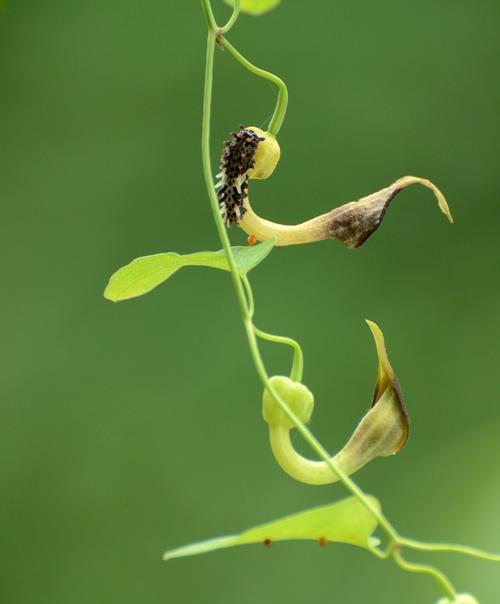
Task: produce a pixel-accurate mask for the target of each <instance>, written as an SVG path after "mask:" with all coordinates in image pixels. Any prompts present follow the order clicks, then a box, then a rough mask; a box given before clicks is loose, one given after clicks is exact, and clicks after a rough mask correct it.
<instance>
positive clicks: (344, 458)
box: [263, 321, 409, 485]
mask: <svg viewBox="0 0 500 604" xmlns="http://www.w3.org/2000/svg"><path fill="white" fill-rule="evenodd" d="M367 323H368V326H369V327H370V329H371V331H372V334H373V337H374V339H375V344H376V347H377V354H378V359H379V365H378V379H377V384H376V386H375V393H374V397H373V403H372V408H371V409H370V411H369V412H368V413H367V414H366V415H365V416H364V417H363V419H362V420H361V422H360V423H359V424H358V426H357V428H356V429H355V431H354V433H353V435H352V436H351V438H350V439H349V441H348V442H347V444H346V445H345V446H344V447H343V449H342V450H341V451H340V452H339V453H337V455H335V456H334V457H332V462H333V464H335V466H336V467H338V468H339V470H342V471H343V472H344V473H345V474H347V475H350V474H353V473H354V472H356V471H357V470H359V469H361V468H362V467H363V466H364V465H366V464H367V463H368V462H369V461H371V460H372V459H374V458H375V457H386V456H389V455H394V454H395V453H397V452H398V451H400V450H401V448H402V447H403V446H404V445H405V443H406V441H407V440H408V435H409V422H408V414H407V412H406V409H405V406H404V403H403V397H402V395H401V391H400V388H399V383H398V380H397V378H396V376H395V374H394V371H393V369H392V367H391V364H390V363H389V359H388V357H387V352H386V350H385V343H384V336H383V334H382V331H381V330H380V328H379V327H378V325H376V324H375V323H372V322H371V321H367ZM271 383H272V385H273V386H274V388H275V389H276V391H277V392H278V394H279V395H280V396H281V397H282V398H283V399H284V400H285V401H286V402H287V404H288V406H289V408H290V409H291V411H292V413H294V414H295V415H297V416H298V417H299V419H300V420H301V421H303V422H307V421H309V419H310V417H311V415H312V411H313V407H314V398H313V395H312V393H311V392H310V391H309V390H308V389H307V388H306V386H304V385H303V384H299V383H297V382H293V381H292V380H290V379H289V378H287V377H285V376H274V377H273V378H271ZM263 415H264V419H265V420H266V421H267V423H268V424H269V439H270V442H271V448H272V451H273V454H274V457H275V458H276V461H277V462H278V464H279V465H280V466H281V468H282V469H283V470H284V471H285V472H286V473H287V474H289V475H290V476H291V477H292V478H294V479H295V480H298V481H300V482H304V483H307V484H314V485H321V484H329V483H332V482H336V481H337V480H339V477H338V476H336V475H335V474H334V473H333V471H332V469H331V467H330V466H329V465H328V464H327V463H326V462H325V461H313V460H310V459H307V458H305V457H303V456H302V455H301V454H300V453H298V452H297V451H296V450H295V449H294V446H293V443H292V441H291V438H290V430H291V429H292V428H293V427H294V424H293V422H292V421H291V420H290V419H289V418H288V417H286V416H285V415H284V414H283V412H282V411H281V410H280V409H279V408H278V407H277V406H276V403H275V402H274V399H273V398H272V396H271V395H270V394H269V393H268V391H267V390H266V391H265V392H264V397H263Z"/></svg>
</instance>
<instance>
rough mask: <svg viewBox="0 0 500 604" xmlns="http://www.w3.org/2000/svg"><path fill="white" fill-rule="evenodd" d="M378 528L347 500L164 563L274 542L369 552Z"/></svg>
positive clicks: (198, 546) (187, 548)
mask: <svg viewBox="0 0 500 604" xmlns="http://www.w3.org/2000/svg"><path fill="white" fill-rule="evenodd" d="M369 500H370V502H371V504H372V505H373V506H374V507H375V508H376V509H380V504H379V502H378V501H377V500H376V499H375V498H374V497H369ZM377 524H378V523H377V520H376V518H375V517H374V516H373V515H372V514H371V513H370V512H369V511H368V509H367V508H366V507H365V506H364V505H363V504H362V503H361V502H360V501H359V500H358V499H357V498H355V497H349V498H347V499H343V500H341V501H338V502H337V503H333V504H331V505H325V506H321V507H317V508H312V509H310V510H306V511H304V512H299V513H298V514H292V515H291V516H286V517H285V518H281V519H279V520H275V521H273V522H268V523H267V524H261V525H259V526H256V527H254V528H251V529H249V530H247V531H244V532H243V533H240V534H239V535H229V536H227V537H216V538H215V539H208V540H206V541H199V542H197V543H191V544H190V545H184V546H182V547H178V548H176V549H172V550H169V551H167V552H166V553H165V554H164V556H163V559H164V560H171V559H173V558H182V557H184V556H195V555H197V554H204V553H207V552H212V551H215V550H217V549H224V548H227V547H234V546H236V545H247V544H250V543H263V544H265V545H271V543H273V542H276V541H290V540H296V539H302V540H312V541H317V542H319V543H320V544H321V545H325V544H326V543H327V542H328V541H336V542H340V543H349V544H351V545H357V546H358V547H364V548H367V549H372V548H373V546H374V545H375V544H376V543H377V540H376V539H374V538H373V537H372V534H373V532H374V530H375V529H376V527H377Z"/></svg>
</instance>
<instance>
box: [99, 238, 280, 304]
mask: <svg viewBox="0 0 500 604" xmlns="http://www.w3.org/2000/svg"><path fill="white" fill-rule="evenodd" d="M273 246H274V240H270V241H264V242H263V243H259V244H258V245H253V246H236V247H233V248H231V249H232V251H233V256H234V261H235V264H236V268H237V270H238V271H239V273H240V274H245V273H248V272H249V271H251V270H252V269H253V268H255V267H256V266H257V265H258V264H260V263H261V262H262V261H263V260H264V258H266V256H267V255H268V254H269V253H270V252H271V250H272V248H273ZM183 266H208V267H210V268H217V269H220V270H223V271H229V270H230V268H229V263H228V260H227V258H226V254H225V252H224V250H219V251H218V252H196V253H194V254H176V253H175V252H167V253H165V254H153V255H152V256H141V257H140V258H136V259H135V260H132V262H131V263H130V264H127V265H126V266H124V267H122V268H121V269H119V270H118V271H116V273H114V274H113V275H112V276H111V279H110V280H109V283H108V285H107V287H106V289H105V291H104V297H105V298H107V299H108V300H111V301H113V302H119V301H120V300H128V299H130V298H135V297H137V296H142V295H143V294H146V293H148V292H150V291H151V290H152V289H154V288H155V287H157V286H158V285H160V283H163V282H164V281H166V280H167V279H168V278H169V277H171V276H172V275H173V274H174V273H175V272H177V271H178V270H179V269H180V268H182V267H183Z"/></svg>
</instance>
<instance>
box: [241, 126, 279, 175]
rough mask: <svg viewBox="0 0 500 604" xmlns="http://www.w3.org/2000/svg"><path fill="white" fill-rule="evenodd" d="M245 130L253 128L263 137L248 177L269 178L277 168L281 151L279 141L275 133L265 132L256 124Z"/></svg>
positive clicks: (253, 130) (252, 129)
mask: <svg viewBox="0 0 500 604" xmlns="http://www.w3.org/2000/svg"><path fill="white" fill-rule="evenodd" d="M245 130H251V131H252V132H254V133H255V134H256V135H257V136H258V137H259V138H263V139H264V140H261V141H260V142H259V144H258V145H257V151H256V152H255V155H254V161H255V163H254V166H253V168H252V169H250V170H249V171H248V178H255V179H259V180H262V179H264V178H269V177H270V176H271V174H272V173H273V172H274V169H275V168H276V164H277V163H278V161H279V158H280V155H281V151H280V146H279V144H278V141H277V140H276V137H275V136H274V134H271V133H270V132H264V131H263V130H261V129H260V128H256V127H255V126H248V127H246V128H245Z"/></svg>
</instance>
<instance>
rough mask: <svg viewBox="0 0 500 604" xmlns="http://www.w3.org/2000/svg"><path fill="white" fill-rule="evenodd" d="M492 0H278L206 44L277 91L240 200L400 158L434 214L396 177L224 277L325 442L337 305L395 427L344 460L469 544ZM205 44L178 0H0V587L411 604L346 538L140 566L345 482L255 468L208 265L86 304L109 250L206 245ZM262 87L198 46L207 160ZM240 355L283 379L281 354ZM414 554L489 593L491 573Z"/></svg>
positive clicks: (403, 516) (297, 193)
mask: <svg viewBox="0 0 500 604" xmlns="http://www.w3.org/2000/svg"><path fill="white" fill-rule="evenodd" d="M216 8H217V13H218V16H219V20H220V21H221V22H222V21H223V20H224V17H226V16H227V15H228V14H229V9H228V7H227V6H226V5H225V4H224V3H223V2H222V1H221V2H219V4H218V5H217V6H216ZM499 12H500V11H499V5H498V2H497V0H482V1H481V2H469V1H465V0H455V1H454V2H450V1H446V2H435V1H432V0H420V1H419V2H401V1H396V0H386V1H383V2H377V3H367V2H353V1H352V0H336V1H335V2H328V1H320V0H314V1H311V2H307V3H304V2H297V1H294V0H283V2H282V3H281V5H280V6H279V7H278V8H277V9H276V10H274V11H272V12H270V13H269V14H268V15H266V16H265V17H262V18H254V17H249V16H242V17H241V18H240V20H239V21H238V24H237V25H236V27H235V28H234V30H233V31H231V33H230V35H229V38H230V40H231V42H232V43H233V44H234V45H235V46H236V47H237V48H239V49H240V50H241V51H242V52H244V53H245V54H246V55H247V56H248V58H250V59H251V60H253V61H254V62H255V63H256V64H257V65H259V66H261V67H264V68H269V69H271V70H272V71H274V72H275V73H277V74H279V75H281V76H282V77H283V78H284V79H285V80H286V81H287V83H288V85H289V89H290V98H291V102H290V108H289V113H288V116H287V119H286V121H285V125H284V127H283V129H282V131H281V133H280V143H281V149H282V159H281V162H280V165H279V167H278V169H277V171H276V173H275V175H274V176H273V178H272V179H271V180H269V181H267V182H261V183H259V182H257V183H254V182H252V184H251V195H252V203H253V206H254V208H255V210H256V211H257V212H259V213H261V214H262V215H265V216H266V217H267V218H269V219H275V220H278V221H280V222H288V223H294V222H298V221H301V220H304V219H306V218H309V217H311V216H314V215H317V214H319V213H321V212H326V211H328V210H330V209H331V208H332V207H334V206H336V205H338V204H340V203H343V202H347V201H350V200H352V199H356V198H357V197H360V196H362V195H366V194H368V193H370V192H373V191H375V190H378V189H380V188H382V187H384V186H387V185H388V184H390V183H391V182H393V181H394V180H395V179H396V178H398V177H400V176H404V175H406V174H415V175H417V176H423V177H427V178H430V179H432V180H433V181H434V182H435V183H436V184H437V185H438V186H439V187H441V188H442V190H443V192H444V193H445V194H446V196H447V198H448V201H449V203H450V206H451V209H452V212H453V214H454V217H455V225H453V226H450V225H449V224H448V223H447V221H446V220H445V218H444V217H443V216H442V215H441V213H440V212H439V210H438V209H437V206H436V203H435V200H434V198H433V196H432V194H431V192H430V191H428V190H426V189H423V188H421V187H412V188H410V189H407V190H406V191H404V192H403V193H401V194H400V195H399V197H398V198H397V199H396V201H395V202H394V204H393V205H392V206H391V208H390V209H389V211H388V213H387V216H386V219H385V221H384V224H383V225H382V227H381V228H380V230H379V231H378V232H377V233H376V234H375V235H374V236H373V237H372V238H371V239H370V240H369V241H368V242H367V244H366V245H365V246H364V247H362V248H361V249H359V250H355V251H349V250H346V249H343V248H342V247H341V246H340V245H339V244H338V243H336V242H323V243H320V244H315V245H310V246H304V247H294V248H290V249H277V250H274V251H273V253H272V254H271V256H270V257H269V258H268V259H267V260H266V262H264V263H263V264H262V265H261V266H259V267H258V268H257V269H256V270H255V271H254V272H252V274H251V278H252V282H253V284H254V290H255V294H256V304H257V315H256V322H257V324H258V325H259V326H260V327H262V328H263V329H266V330H269V331H272V332H274V333H282V334H286V335H290V336H292V337H295V338H297V339H298V340H299V341H300V342H301V344H302V345H303V348H304V352H305V376H304V379H305V383H306V384H307V385H308V387H309V388H310V389H311V390H312V391H313V392H314V393H315V397H316V411H315V415H314V418H313V423H312V429H313V431H314V432H315V434H316V435H317V436H318V437H319V438H320V439H321V440H322V442H323V443H324V444H325V446H326V447H327V448H329V449H330V450H331V451H332V452H333V451H335V450H336V449H338V448H339V447H340V446H342V445H343V444H344V442H345V441H346V439H347V438H348V436H349V435H350V433H351V432H352V429H353V427H354V426H355V424H356V423H357V421H358V420H359V419H360V418H361V416H362V415H363V414H364V412H365V411H366V409H367V408H368V406H369V403H370V400H371V394H372V387H373V385H374V383H375V375H376V355H375V350H374V347H373V344H372V340H371V336H370V333H369V331H368V329H367V327H366V325H365V323H364V321H363V319H364V318H369V319H372V320H374V321H376V322H377V323H379V325H380V326H381V327H382V329H383V330H384V333H385V336H386V341H387V346H388V351H389V355H390V358H391V360H392V362H393V365H394V367H395V370H396V372H397V373H398V376H399V378H400V380H401V384H402V388H403V392H404V394H405V397H406V404H407V407H408V409H409V412H410V416H411V419H412V434H411V439H410V441H409V443H408V445H407V447H406V448H405V449H404V450H403V451H402V453H401V454H400V455H398V456H397V457H394V458H390V459H383V460H376V461H374V462H373V463H372V464H370V465H369V466H368V467H366V468H365V469H363V470H362V471H361V472H359V473H358V474H357V476H356V478H357V480H358V481H359V483H360V485H361V486H362V487H363V488H364V489H365V490H366V491H367V492H369V493H373V494H375V495H376V496H377V497H378V498H379V499H380V500H381V502H382V505H383V508H384V510H385V512H386V514H387V515H388V516H389V518H390V519H391V520H392V521H393V522H394V523H395V524H396V526H397V527H398V529H399V530H400V531H401V532H402V533H403V534H407V535H410V536H412V537H415V538H419V539H423V540H449V541H457V542H464V543H468V544H470V545H476V546H480V547H484V548H486V549H490V550H496V551H500V521H499V519H498V518H499V516H498V510H499V508H500V479H499V476H498V467H499V463H500V444H499V440H500V439H499V435H500V412H499V405H498V403H499V389H498V358H499V347H500V345H499V335H500V333H499V332H500V316H499V296H500V284H499V279H498V276H499V275H498V267H499V260H500V257H499V256H500V254H499V247H498V240H499V237H498V217H499V209H498V203H499V186H498V154H497V153H496V150H497V149H496V144H495V143H496V138H497V136H496V134H494V133H495V130H496V128H497V127H498V107H499V101H500V84H499V79H498V77H496V75H495V74H496V72H497V63H496V59H497V57H498V54H499V50H500V49H499V46H500V43H499V39H498V30H497V27H498V18H499V16H500V15H499ZM205 39H206V29H205V23H204V20H203V16H202V12H201V8H200V6H199V2H197V1H195V0H192V1H189V2H188V1H183V2H153V1H148V0H147V1H145V2H132V1H131V0H107V1H106V2H104V1H97V0H89V1H87V2H82V1H81V0H51V1H50V2H40V1H35V0H24V1H23V2H16V1H15V0H10V2H7V3H6V4H5V5H4V6H3V9H2V12H1V13H0V196H1V200H2V215H1V220H0V237H1V242H2V253H1V255H0V262H1V275H2V283H3V295H2V297H1V302H0V304H1V313H0V333H1V343H0V355H1V363H0V367H1V371H0V481H1V487H2V495H1V497H0V535H1V554H0V557H1V561H0V601H1V602H2V604H32V603H33V604H35V603H36V604H49V603H50V604H67V603H68V602H71V604H84V603H85V604H87V603H89V602H120V604H129V603H130V604H132V603H133V604H136V603H138V602H141V603H147V604H160V603H164V602H175V604H194V603H199V602H207V603H212V602H213V603H217V604H233V603H235V602H237V603H238V604H254V603H255V602H260V603H266V604H267V603H271V602H273V603H274V602H279V603H286V604H299V603H303V602H304V601H307V602H330V601H335V602H343V603H352V604H358V603H361V602H367V601H370V602H376V603H377V604H399V603H401V602H405V604H424V603H429V604H431V603H432V602H435V601H436V600H437V599H438V598H439V595H440V594H439V593H438V591H437V589H436V587H435V585H434V584H433V583H432V582H431V580H430V579H427V578H425V577H416V576H414V575H409V574H407V573H404V572H402V571H401V570H399V569H398V568H397V567H396V566H395V565H393V564H391V563H382V562H380V561H378V560H376V559H375V558H373V557H372V556H371V555H370V554H368V553H367V552H364V551H362V550H359V551H358V550H356V549H355V548H350V547H349V546H343V545H335V546H333V545H332V546H330V547H327V548H320V547H319V546H316V545H314V544H311V543H300V542H298V543H292V544H276V545H275V547H273V548H271V549H266V548H263V547H259V546H253V547H248V548H241V550H240V549H236V550H234V551H231V550H228V551H222V552H216V553H214V554H211V555H207V556H200V557H197V558H193V559H186V560H174V561H172V562H168V563H165V562H163V561H162V559H161V556H162V553H163V551H164V550H165V549H167V548H172V547H175V546H177V545H180V544H183V543H187V542H189V541H193V540H197V539H203V538H207V537H211V536H215V535H221V534H225V533H233V532H237V531H240V530H242V529H244V528H246V527H248V526H252V525H254V524H259V523H262V522H266V521H268V520H271V519H273V518H277V517H280V516H283V515H285V514H287V513H291V512H296V511H299V510H302V509H305V508H307V507H310V506H314V505H321V504H327V503H329V502H332V501H334V500H338V499H341V498H342V497H344V496H345V495H346V493H345V491H344V490H343V488H342V486H340V485H338V484H337V485H334V486H330V487H328V486H327V487H309V486H306V485H302V484H298V483H296V482H294V481H293V480H291V479H290V478H288V477H287V476H286V475H285V474H284V473H283V472H282V471H281V470H280V469H279V468H278V466H277V464H276V463H275V462H274V460H273V458H272V454H271V452H270V449H269V444H268V441H267V430H266V425H265V423H264V422H263V420H262V418H261V408H260V406H261V395H262V389H261V386H260V384H259V382H258V379H257V377H256V374H255V371H254V368H253V366H252V363H251V359H250V355H249V353H248V350H247V347H246V342H245V338H244V333H243V329H242V326H241V321H240V315H239V311H238V308H237V305H236V301H235V297H234V294H233V290H232V286H231V282H230V279H229V277H228V275H227V273H225V272H222V271H211V270H209V269H203V268H193V269H192V270H189V271H180V272H179V274H176V275H175V276H174V277H173V278H172V279H171V280H169V281H168V282H167V283H166V284H164V285H163V286H161V287H160V288H159V289H158V290H156V291H154V292H153V293H151V294H149V295H148V296H145V297H143V298H140V299H137V300H132V301H129V302H122V303H119V304H113V303H111V302H109V301H106V300H105V299H104V298H103V295H102V292H103V290H104V287H105V284H106V282H107V279H108V277H109V276H110V274H111V273H112V272H113V271H114V270H116V269H117V268H118V267H120V266H122V265H124V264H126V263H127V262H129V261H130V260H132V259H133V258H134V257H136V256H140V255H145V254H151V253H156V252H166V251H176V252H179V253H190V252H194V251H197V250H206V249H207V250H216V249H219V247H220V245H219V243H218V241H217V237H216V232H215V228H214V225H213V222H212V217H211V214H210V208H209V204H208V200H207V196H206V192H205V190H204V183H203V178H202V174H201V160H200V127H201V124H200V121H201V95H202V78H203V69H204V52H205V49H204V45H205ZM274 99H275V93H274V90H273V89H272V87H271V86H270V85H269V84H268V83H266V82H263V81H259V80H257V79H255V78H254V77H252V76H251V75H250V74H248V73H247V72H245V71H244V70H243V69H242V68H241V67H240V66H239V65H237V64H236V63H235V62H234V61H233V60H232V59H231V57H230V56H229V55H228V54H227V53H223V52H221V51H217V57H216V78H215V103H214V111H213V131H212V140H213V165H214V172H216V168H217V159H218V156H219V154H220V152H221V147H222V141H223V140H224V138H225V137H227V135H228V133H229V132H230V131H231V130H234V129H235V128H238V127H239V125H240V124H252V125H257V126H258V125H263V126H265V125H266V122H267V120H268V119H269V118H270V116H271V114H272V110H273V105H274ZM230 234H231V237H232V240H233V242H234V243H235V244H244V242H245V237H244V234H243V233H241V232H239V231H237V230H235V229H232V230H231V232H230ZM265 355H266V360H267V362H268V366H269V367H270V368H272V371H273V372H274V373H284V372H286V371H288V367H289V362H290V358H289V353H288V351H287V350H284V349H281V348H276V347H273V346H271V345H265ZM297 441H299V439H298V437H297ZM298 446H299V447H300V444H299V445H298ZM302 451H303V453H304V454H309V451H308V448H307V447H306V445H305V444H304V445H302ZM425 559H428V560H433V559H434V558H433V557H430V558H425ZM436 561H438V562H439V563H440V565H441V567H442V568H444V569H445V570H446V571H448V572H449V573H450V574H451V576H452V578H454V580H455V582H456V586H457V588H458V589H460V590H466V591H469V592H471V593H474V594H475V595H476V596H477V597H478V598H479V599H480V601H481V602H484V603H485V604H489V603H493V602H497V601H498V594H499V591H500V590H499V576H500V571H499V567H498V566H495V565H493V564H491V563H488V562H479V561H474V560H470V559H467V558H463V557H458V556H452V555H445V556H439V557H438V558H436ZM371 594H372V595H371ZM369 598H371V599H369Z"/></svg>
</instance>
